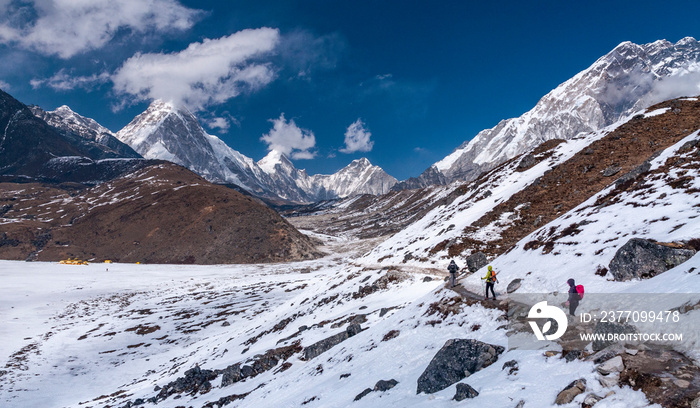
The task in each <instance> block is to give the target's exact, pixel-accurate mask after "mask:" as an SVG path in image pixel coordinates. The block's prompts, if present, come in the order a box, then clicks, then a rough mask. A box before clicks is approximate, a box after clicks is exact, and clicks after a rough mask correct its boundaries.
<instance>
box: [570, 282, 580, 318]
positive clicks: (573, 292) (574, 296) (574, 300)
mask: <svg viewBox="0 0 700 408" xmlns="http://www.w3.org/2000/svg"><path fill="white" fill-rule="evenodd" d="M566 283H568V284H569V301H568V302H567V303H568V304H569V314H570V315H571V316H575V313H576V308H577V307H578V302H579V301H580V300H581V295H580V294H579V292H578V290H577V289H576V282H575V281H574V280H573V278H572V279H569V280H568V281H566Z"/></svg>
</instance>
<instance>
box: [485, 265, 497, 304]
mask: <svg viewBox="0 0 700 408" xmlns="http://www.w3.org/2000/svg"><path fill="white" fill-rule="evenodd" d="M481 280H485V281H486V299H488V298H489V289H491V293H492V294H493V300H496V292H494V291H493V285H494V284H495V283H496V282H498V279H497V278H496V272H495V271H494V270H493V267H492V266H491V265H489V267H488V271H487V272H486V276H484V277H483V278H481Z"/></svg>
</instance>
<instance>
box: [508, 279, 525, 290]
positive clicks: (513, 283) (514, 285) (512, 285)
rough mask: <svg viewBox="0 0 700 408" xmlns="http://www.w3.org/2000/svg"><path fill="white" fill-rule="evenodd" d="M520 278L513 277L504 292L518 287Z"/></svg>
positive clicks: (520, 282)
mask: <svg viewBox="0 0 700 408" xmlns="http://www.w3.org/2000/svg"><path fill="white" fill-rule="evenodd" d="M522 281H523V280H522V279H519V278H518V279H513V280H512V281H511V282H510V283H509V284H508V287H507V288H506V292H508V293H513V292H515V291H516V290H518V289H520V285H521V284H522Z"/></svg>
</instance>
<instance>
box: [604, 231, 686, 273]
mask: <svg viewBox="0 0 700 408" xmlns="http://www.w3.org/2000/svg"><path fill="white" fill-rule="evenodd" d="M694 255H695V251H694V250H692V249H684V248H674V247H672V246H668V245H661V244H659V243H656V242H654V241H652V240H648V239H641V238H632V239H630V240H629V241H627V243H626V244H625V245H623V246H622V247H621V248H620V249H619V250H618V251H617V253H616V254H615V257H614V258H613V259H612V261H610V265H609V266H608V269H609V271H610V273H611V274H612V275H613V276H614V277H615V280H616V281H627V280H630V279H646V278H651V277H653V276H656V275H658V274H660V273H663V272H666V271H667V270H669V269H671V268H674V267H676V266H678V265H680V264H682V263H683V262H685V261H687V260H688V259H690V258H692V257H693V256H694Z"/></svg>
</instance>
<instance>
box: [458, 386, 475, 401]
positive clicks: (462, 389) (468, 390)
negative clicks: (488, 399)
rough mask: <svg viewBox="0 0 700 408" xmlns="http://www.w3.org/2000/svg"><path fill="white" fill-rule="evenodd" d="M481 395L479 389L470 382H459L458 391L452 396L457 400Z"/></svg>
mask: <svg viewBox="0 0 700 408" xmlns="http://www.w3.org/2000/svg"><path fill="white" fill-rule="evenodd" d="M478 395H479V391H477V390H475V389H474V388H472V386H471V385H469V384H464V383H459V384H457V392H456V393H455V396H454V397H452V399H453V400H455V401H462V400H464V399H467V398H474V397H477V396H478Z"/></svg>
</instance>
